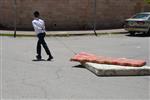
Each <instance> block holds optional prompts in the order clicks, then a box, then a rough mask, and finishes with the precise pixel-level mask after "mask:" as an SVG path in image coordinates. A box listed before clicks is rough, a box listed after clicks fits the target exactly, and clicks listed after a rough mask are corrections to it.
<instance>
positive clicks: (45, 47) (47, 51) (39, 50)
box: [37, 33, 52, 58]
mask: <svg viewBox="0 0 150 100" xmlns="http://www.w3.org/2000/svg"><path fill="white" fill-rule="evenodd" d="M45 35H46V34H45V33H40V34H38V35H37V37H38V42H37V54H38V57H40V58H41V45H42V46H43V48H44V49H45V51H46V53H47V55H49V56H50V57H52V55H51V53H50V50H49V48H48V46H47V44H46V42H45V40H44V37H45Z"/></svg>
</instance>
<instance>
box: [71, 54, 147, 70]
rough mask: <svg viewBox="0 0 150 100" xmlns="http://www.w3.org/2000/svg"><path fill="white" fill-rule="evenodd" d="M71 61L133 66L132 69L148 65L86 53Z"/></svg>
mask: <svg viewBox="0 0 150 100" xmlns="http://www.w3.org/2000/svg"><path fill="white" fill-rule="evenodd" d="M71 61H77V62H80V63H86V62H92V63H98V64H111V65H121V66H132V67H142V66H144V65H145V64H146V62H145V61H144V60H134V59H127V58H112V57H105V56H96V55H94V54H90V53H86V52H81V53H79V54H76V55H75V56H74V57H72V58H71Z"/></svg>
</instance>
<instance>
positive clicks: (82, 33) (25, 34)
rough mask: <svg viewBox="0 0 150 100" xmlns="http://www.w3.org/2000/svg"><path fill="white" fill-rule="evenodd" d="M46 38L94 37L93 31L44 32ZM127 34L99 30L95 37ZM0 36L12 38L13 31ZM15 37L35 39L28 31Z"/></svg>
mask: <svg viewBox="0 0 150 100" xmlns="http://www.w3.org/2000/svg"><path fill="white" fill-rule="evenodd" d="M46 33H47V35H46V36H48V37H53V36H59V37H64V36H85V35H95V34H94V32H93V31H48V32H46ZM125 33H127V32H126V31H125V30H123V29H120V30H119V29H116V31H115V30H99V31H97V35H98V36H99V35H113V34H125ZM0 36H14V34H13V31H0ZM16 36H18V37H22V36H23V37H35V36H36V35H35V33H34V32H31V31H30V32H28V31H18V32H17V34H16Z"/></svg>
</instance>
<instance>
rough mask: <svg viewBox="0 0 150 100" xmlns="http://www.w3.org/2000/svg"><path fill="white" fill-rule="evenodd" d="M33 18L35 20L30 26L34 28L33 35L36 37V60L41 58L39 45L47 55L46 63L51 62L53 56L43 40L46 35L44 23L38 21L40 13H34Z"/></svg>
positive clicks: (40, 20)
mask: <svg viewBox="0 0 150 100" xmlns="http://www.w3.org/2000/svg"><path fill="white" fill-rule="evenodd" d="M34 17H35V19H34V20H33V21H32V25H33V27H34V30H35V33H36V35H37V37H38V41H37V56H36V58H37V60H41V59H42V56H41V45H42V46H43V48H44V49H45V51H46V53H47V55H48V59H47V60H48V61H51V60H52V59H53V56H52V55H51V52H50V50H49V48H48V46H47V44H46V42H45V40H44V38H45V35H46V33H45V32H46V31H45V23H44V21H43V20H42V19H40V13H39V12H38V11H35V12H34Z"/></svg>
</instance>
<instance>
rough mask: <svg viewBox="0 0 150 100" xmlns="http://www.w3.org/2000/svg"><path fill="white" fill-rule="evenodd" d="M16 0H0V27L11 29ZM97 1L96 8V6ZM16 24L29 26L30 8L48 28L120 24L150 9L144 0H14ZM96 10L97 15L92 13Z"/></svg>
mask: <svg viewBox="0 0 150 100" xmlns="http://www.w3.org/2000/svg"><path fill="white" fill-rule="evenodd" d="M14 1H15V0H0V14H1V15H0V28H1V29H2V28H7V29H8V28H9V29H13V27H14V19H15V9H14V8H15V2H14ZM95 1H96V10H95V9H94V7H95ZM16 8H17V10H16V12H17V16H16V19H17V28H18V29H28V30H31V29H32V24H31V21H32V20H33V12H34V11H39V12H40V13H41V16H42V18H43V19H44V20H45V22H46V27H47V29H48V30H85V29H86V30H87V29H93V22H94V20H96V28H97V29H104V28H120V27H121V26H122V24H123V22H124V19H126V18H128V17H130V16H131V15H133V14H135V13H137V12H141V11H150V5H149V4H147V3H145V2H144V0H16ZM94 11H96V17H95V16H94V14H95V13H94Z"/></svg>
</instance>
